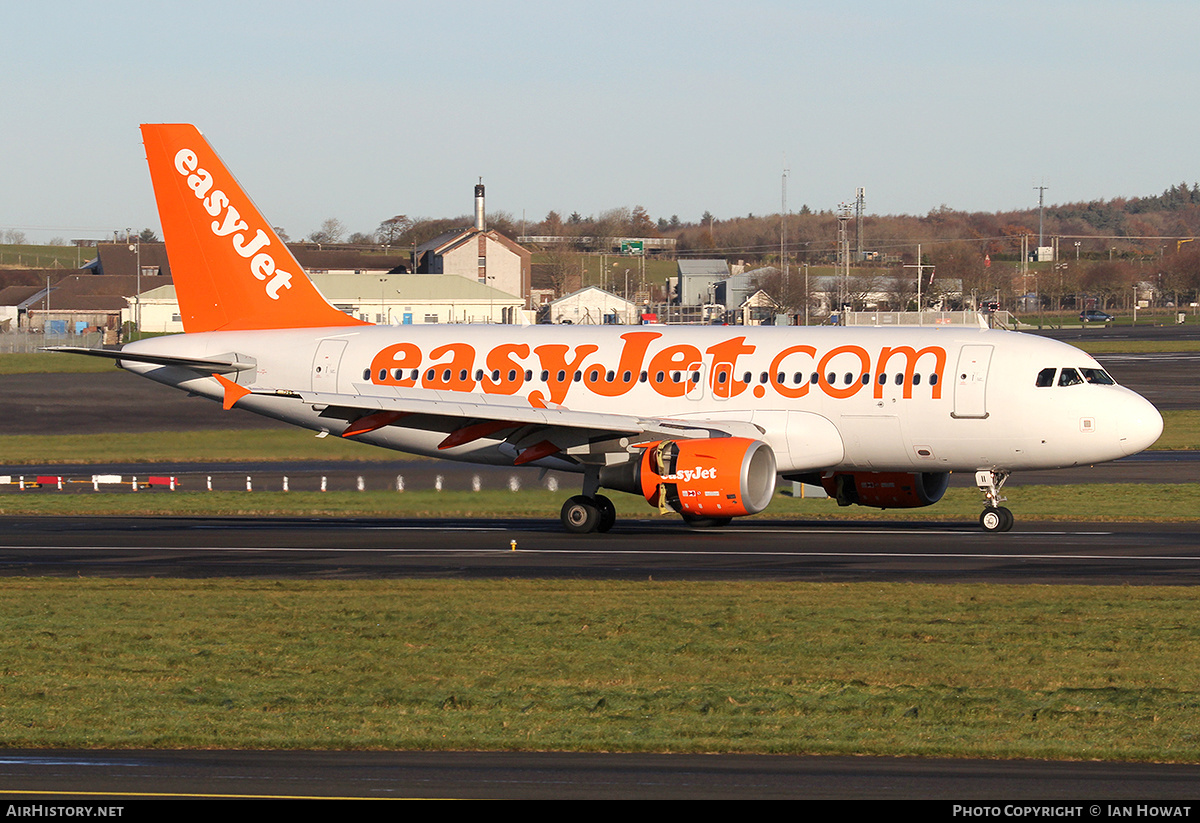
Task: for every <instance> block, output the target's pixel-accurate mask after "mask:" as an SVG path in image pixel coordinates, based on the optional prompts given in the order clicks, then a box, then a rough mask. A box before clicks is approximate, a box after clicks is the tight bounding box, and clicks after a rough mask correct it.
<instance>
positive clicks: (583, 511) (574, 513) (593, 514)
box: [560, 494, 616, 534]
mask: <svg viewBox="0 0 1200 823" xmlns="http://www.w3.org/2000/svg"><path fill="white" fill-rule="evenodd" d="M560 517H561V519H562V524H563V528H564V529H566V530H567V531H569V532H571V534H591V533H592V532H594V531H596V529H597V528H599V526H600V520H601V514H600V507H599V506H597V505H596V503H595V501H594V500H592V498H590V497H584V496H583V495H582V494H577V495H575V496H574V497H572V498H569V499H568V500H567V502H566V503H563V507H562V512H561V514H560ZM613 519H614V520H615V519H616V512H615V510H614V512H613Z"/></svg>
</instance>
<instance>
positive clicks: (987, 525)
mask: <svg viewBox="0 0 1200 823" xmlns="http://www.w3.org/2000/svg"><path fill="white" fill-rule="evenodd" d="M1015 519H1016V518H1014V517H1013V513H1012V512H1011V511H1009V510H1008V509H1006V508H1004V507H1003V506H997V507H996V508H991V507H990V506H989V507H988V508H986V509H984V510H983V514H981V515H979V525H980V526H982V527H983V530H984V531H987V532H1006V531H1008V530H1009V529H1011V528H1012V527H1013V522H1014V521H1015Z"/></svg>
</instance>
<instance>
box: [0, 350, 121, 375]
mask: <svg viewBox="0 0 1200 823" xmlns="http://www.w3.org/2000/svg"><path fill="white" fill-rule="evenodd" d="M116 368H117V367H116V365H115V364H114V363H113V361H111V360H108V359H105V358H102V357H80V356H79V355H70V354H62V353H56V352H31V353H29V354H0V374H91V373H94V372H104V371H115V370H116Z"/></svg>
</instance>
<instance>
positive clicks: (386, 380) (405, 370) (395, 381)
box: [371, 343, 421, 388]
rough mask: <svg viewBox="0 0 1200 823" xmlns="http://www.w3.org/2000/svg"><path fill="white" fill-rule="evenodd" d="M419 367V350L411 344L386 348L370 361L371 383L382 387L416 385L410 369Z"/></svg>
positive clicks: (409, 386)
mask: <svg viewBox="0 0 1200 823" xmlns="http://www.w3.org/2000/svg"><path fill="white" fill-rule="evenodd" d="M420 367H421V350H420V349H419V348H417V347H416V346H415V345H414V344H412V343H397V344H396V345H394V346H388V347H387V348H386V349H384V350H383V351H381V352H379V354H377V355H375V357H374V359H373V360H371V382H372V383H377V384H380V385H384V386H403V387H405V388H411V387H412V386H415V385H416V381H415V380H413V378H412V373H411V370H412V369H419V368H420Z"/></svg>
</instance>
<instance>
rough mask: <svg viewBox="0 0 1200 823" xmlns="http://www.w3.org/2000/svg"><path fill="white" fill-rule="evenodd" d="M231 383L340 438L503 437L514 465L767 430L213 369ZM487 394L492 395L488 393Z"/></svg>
mask: <svg viewBox="0 0 1200 823" xmlns="http://www.w3.org/2000/svg"><path fill="white" fill-rule="evenodd" d="M213 376H214V377H216V378H217V380H218V381H219V382H220V383H221V385H222V386H224V387H225V391H226V407H231V406H233V405H234V404H236V402H237V400H239V399H241V398H242V397H245V396H246V395H247V394H251V395H264V396H273V397H289V398H294V399H295V400H296V401H297V402H299V403H303V404H305V405H308V406H310V407H312V409H313V410H314V411H316V412H317V413H318V414H319V416H320V417H322V418H324V419H327V420H329V422H330V424H331V425H330V431H331V433H332V432H337V428H338V427H339V426H341V427H342V429H341V431H340V432H338V433H340V435H341V436H342V437H356V436H360V435H365V434H369V433H370V432H373V431H377V430H379V429H382V428H384V427H387V426H393V425H396V426H401V427H403V428H407V429H417V430H421V431H428V432H439V433H444V434H445V435H446V437H445V438H444V439H443V440H442V441H441V443H440V444H439V446H438V448H439V449H443V450H448V449H452V448H455V447H458V446H466V445H469V444H471V443H473V442H475V441H477V440H481V439H484V438H490V439H493V440H502V441H504V443H505V444H507V446H508V447H509V448H508V449H504V450H505V451H510V452H511V454H512V455H513V457H514V460H513V462H514V464H515V465H522V464H524V463H530V462H533V461H535V460H539V459H542V458H545V457H550V456H559V457H566V458H568V459H570V460H573V461H575V462H579V463H592V462H603V460H604V455H606V454H610V453H616V452H626V451H629V450H631V449H632V448H633V447H636V446H637V445H638V444H642V443H648V442H654V441H658V440H666V439H672V440H675V439H695V438H707V437H730V436H738V437H750V438H753V439H758V438H761V437H762V435H763V431H762V429H761V428H759V427H758V426H755V425H754V424H752V423H749V422H746V421H738V420H726V421H707V420H706V421H690V420H679V419H671V418H663V417H641V416H637V415H627V414H609V413H602V412H587V411H574V410H571V409H566V408H561V407H545V408H539V407H535V406H532V405H530V403H529V401H528V400H526V399H525V398H521V397H507V396H480V395H472V396H468V397H462V396H455V395H453V394H451V393H448V392H439V391H432V390H429V389H411V390H409V391H408V392H406V394H405V396H403V397H390V396H384V395H366V394H363V395H359V394H354V395H350V394H333V393H327V392H314V391H294V390H291V389H280V390H267V389H259V388H256V389H252V390H249V391H247V389H246V388H245V387H243V386H239V385H238V384H236V383H234V382H233V381H231V380H228V379H227V378H224V377H221V376H219V375H215V374H214V375H213ZM483 397H486V400H484V399H483Z"/></svg>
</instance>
